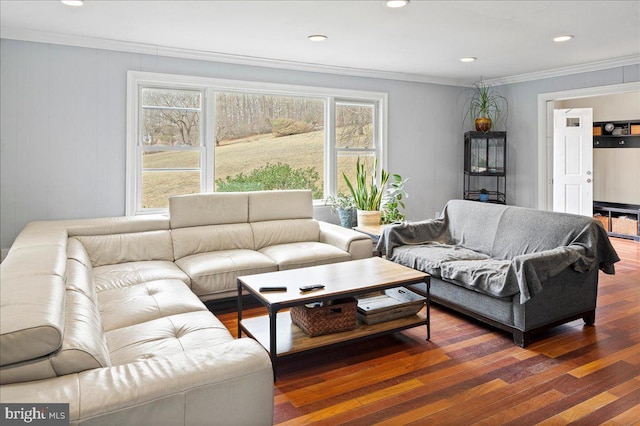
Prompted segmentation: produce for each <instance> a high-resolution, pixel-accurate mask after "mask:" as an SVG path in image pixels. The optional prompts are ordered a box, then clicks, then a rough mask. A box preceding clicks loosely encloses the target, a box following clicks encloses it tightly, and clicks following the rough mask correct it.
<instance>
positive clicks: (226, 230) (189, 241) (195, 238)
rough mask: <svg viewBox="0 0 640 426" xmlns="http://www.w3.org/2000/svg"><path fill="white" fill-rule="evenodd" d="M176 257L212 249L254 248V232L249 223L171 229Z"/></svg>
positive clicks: (206, 251)
mask: <svg viewBox="0 0 640 426" xmlns="http://www.w3.org/2000/svg"><path fill="white" fill-rule="evenodd" d="M171 237H172V238H173V252H174V253H175V258H176V259H181V258H183V257H185V256H190V255H192V254H198V253H208V252H211V251H220V250H232V249H248V250H253V248H254V243H253V232H252V231H251V226H250V225H249V224H248V223H233V224H227V225H209V226H197V227H193V228H178V229H174V230H172V231H171Z"/></svg>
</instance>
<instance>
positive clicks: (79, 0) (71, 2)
mask: <svg viewBox="0 0 640 426" xmlns="http://www.w3.org/2000/svg"><path fill="white" fill-rule="evenodd" d="M60 1H61V2H62V4H66V5H67V6H82V5H83V4H84V0H60Z"/></svg>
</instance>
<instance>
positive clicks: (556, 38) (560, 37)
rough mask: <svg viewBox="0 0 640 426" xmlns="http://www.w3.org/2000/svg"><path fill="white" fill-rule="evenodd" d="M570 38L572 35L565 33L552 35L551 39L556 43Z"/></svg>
mask: <svg viewBox="0 0 640 426" xmlns="http://www.w3.org/2000/svg"><path fill="white" fill-rule="evenodd" d="M572 38H573V36H572V35H569V34H567V35H561V36H558V37H554V38H553V41H555V42H556V43H562V42H563V41H569V40H571V39H572Z"/></svg>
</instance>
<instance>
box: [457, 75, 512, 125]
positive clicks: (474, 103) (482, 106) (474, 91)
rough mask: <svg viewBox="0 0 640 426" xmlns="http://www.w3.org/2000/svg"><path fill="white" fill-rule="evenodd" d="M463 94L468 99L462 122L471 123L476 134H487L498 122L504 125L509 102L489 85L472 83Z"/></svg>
mask: <svg viewBox="0 0 640 426" xmlns="http://www.w3.org/2000/svg"><path fill="white" fill-rule="evenodd" d="M465 93H467V95H468V98H467V100H466V108H465V116H464V120H463V121H466V120H467V119H469V120H471V121H473V122H474V124H475V128H476V131H478V132H488V131H490V130H491V129H492V128H493V126H494V124H496V123H498V122H501V123H503V124H504V122H505V120H506V118H507V115H508V113H509V102H508V101H507V99H506V98H505V97H504V96H502V95H501V94H500V93H499V92H498V91H496V90H495V88H494V87H493V86H492V85H491V84H489V83H485V82H482V81H478V82H475V83H472V84H471V86H470V87H469V88H468V89H467V91H466V92H465Z"/></svg>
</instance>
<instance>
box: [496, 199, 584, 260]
mask: <svg viewBox="0 0 640 426" xmlns="http://www.w3.org/2000/svg"><path fill="white" fill-rule="evenodd" d="M593 223H594V222H593V219H591V218H590V217H586V216H578V215H573V214H568V213H559V212H550V211H544V210H534V209H527V208H523V207H515V206H509V207H508V208H507V209H506V210H505V211H504V213H503V214H502V215H501V217H500V224H499V226H498V230H497V233H496V236H495V238H494V245H493V249H492V255H493V256H494V257H495V258H497V259H512V258H513V257H515V256H519V255H522V254H526V253H536V252H540V251H544V250H551V249H554V248H557V247H563V246H568V245H570V244H571V243H572V242H573V241H574V240H577V239H579V238H578V236H579V235H580V234H582V233H584V232H589V229H590V227H591V226H592V225H593Z"/></svg>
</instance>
